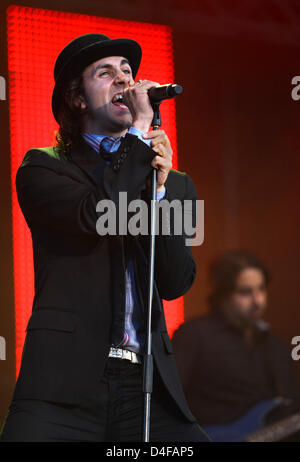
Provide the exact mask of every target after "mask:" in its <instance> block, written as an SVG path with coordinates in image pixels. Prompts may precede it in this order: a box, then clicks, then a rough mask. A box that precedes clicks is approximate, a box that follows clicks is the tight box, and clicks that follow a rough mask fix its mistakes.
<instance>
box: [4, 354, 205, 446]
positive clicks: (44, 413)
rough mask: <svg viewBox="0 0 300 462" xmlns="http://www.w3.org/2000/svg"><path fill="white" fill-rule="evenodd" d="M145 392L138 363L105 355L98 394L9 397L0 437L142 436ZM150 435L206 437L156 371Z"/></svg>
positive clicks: (105, 439)
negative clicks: (67, 398)
mask: <svg viewBox="0 0 300 462" xmlns="http://www.w3.org/2000/svg"><path fill="white" fill-rule="evenodd" d="M143 407H144V396H143V392H142V366H141V365H139V364H132V363H130V362H129V361H126V360H121V359H113V358H109V360H108V362H107V366H106V368H105V372H104V375H103V377H102V380H101V382H100V385H99V396H98V398H97V400H91V401H90V402H86V403H85V404H84V405H83V404H81V405H80V406H77V405H66V404H61V403H53V402H48V401H41V400H31V399H30V400H29V399H28V400H25V399H22V400H16V401H12V403H11V405H10V407H9V411H8V415H7V418H6V421H5V423H4V426H3V429H2V434H1V436H0V441H1V442H9V441H13V442H21V441H28V442H29V441H30V442H60V441H61V442H62V441H65V442H131V441H134V442H141V441H142V431H143ZM150 415H151V424H150V441H157V442H167V441H168V442H200V441H203V442H204V441H209V439H208V437H207V436H206V435H205V433H204V432H203V431H202V430H201V429H200V427H199V425H198V424H197V423H193V422H188V421H187V420H186V419H185V418H184V417H183V415H182V414H181V412H180V411H179V409H178V408H177V406H176V404H175V402H174V401H173V399H172V397H171V396H170V395H169V393H168V391H167V390H166V388H165V387H164V385H163V383H162V381H161V379H160V377H159V375H158V373H157V372H156V373H155V374H154V383H153V393H152V398H151V414H150Z"/></svg>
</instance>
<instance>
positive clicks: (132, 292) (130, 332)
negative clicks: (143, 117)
mask: <svg viewBox="0 0 300 462" xmlns="http://www.w3.org/2000/svg"><path fill="white" fill-rule="evenodd" d="M128 133H130V134H131V135H135V136H137V137H138V138H139V139H140V140H141V141H143V142H144V143H146V144H147V145H148V146H149V147H151V139H144V138H143V132H141V131H140V130H138V129H137V128H135V127H130V128H129V130H128ZM82 136H83V138H84V140H85V141H86V142H87V143H88V144H89V145H90V146H91V147H92V148H93V149H95V151H97V152H99V149H100V144H101V142H102V140H103V139H104V138H107V143H106V144H109V147H108V148H107V147H106V146H105V148H106V149H107V150H109V151H110V152H115V151H117V150H118V148H119V146H120V143H121V138H112V137H108V136H105V135H95V134H91V133H83V135H82ZM106 162H107V163H109V161H106ZM165 193H166V189H165V188H164V189H163V191H161V192H158V193H157V200H161V199H163V197H164V196H165ZM142 326H143V314H142V307H141V306H140V302H139V298H138V295H137V290H136V284H135V277H134V264H133V261H132V260H129V261H128V263H127V268H126V302H125V329H124V338H123V341H122V343H121V344H120V345H114V346H117V347H121V348H124V349H126V350H130V351H134V352H135V353H142V350H143V346H144V339H145V336H144V335H141V334H139V335H138V330H139V329H140V328H141V327H142Z"/></svg>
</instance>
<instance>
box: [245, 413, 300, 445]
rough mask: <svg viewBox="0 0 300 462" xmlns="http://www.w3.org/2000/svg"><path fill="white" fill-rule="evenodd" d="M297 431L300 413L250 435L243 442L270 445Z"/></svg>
mask: <svg viewBox="0 0 300 462" xmlns="http://www.w3.org/2000/svg"><path fill="white" fill-rule="evenodd" d="M298 430H300V412H298V413H297V414H293V415H292V416H290V417H286V418H285V419H283V420H280V421H279V422H276V423H274V424H272V425H268V426H267V427H266V428H263V429H262V430H259V431H257V432H255V433H252V434H251V435H249V436H247V437H246V438H245V441H247V442H252V443H256V442H262V443H264V442H266V443H272V442H276V441H279V440H282V439H283V438H285V437H287V436H289V435H291V434H293V433H295V432H297V431H298Z"/></svg>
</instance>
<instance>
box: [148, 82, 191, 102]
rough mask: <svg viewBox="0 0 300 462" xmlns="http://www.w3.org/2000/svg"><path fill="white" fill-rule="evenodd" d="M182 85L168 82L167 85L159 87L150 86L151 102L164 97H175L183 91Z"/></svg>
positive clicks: (158, 100)
mask: <svg viewBox="0 0 300 462" xmlns="http://www.w3.org/2000/svg"><path fill="white" fill-rule="evenodd" d="M182 90H183V88H182V86H181V85H177V84H176V83H167V84H166V85H158V86H157V87H152V88H149V90H148V96H149V99H150V101H151V103H159V102H160V101H163V100H164V99H169V98H174V97H175V96H177V95H180V94H181V93H182Z"/></svg>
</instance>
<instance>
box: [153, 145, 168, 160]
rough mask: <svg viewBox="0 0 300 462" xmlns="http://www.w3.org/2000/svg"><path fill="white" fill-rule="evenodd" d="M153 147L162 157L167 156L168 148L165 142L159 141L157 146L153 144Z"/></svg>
mask: <svg viewBox="0 0 300 462" xmlns="http://www.w3.org/2000/svg"><path fill="white" fill-rule="evenodd" d="M152 149H153V151H155V152H157V154H159V155H160V156H161V157H167V149H166V147H165V146H164V145H163V144H161V143H159V144H157V145H156V146H153V147H152Z"/></svg>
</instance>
